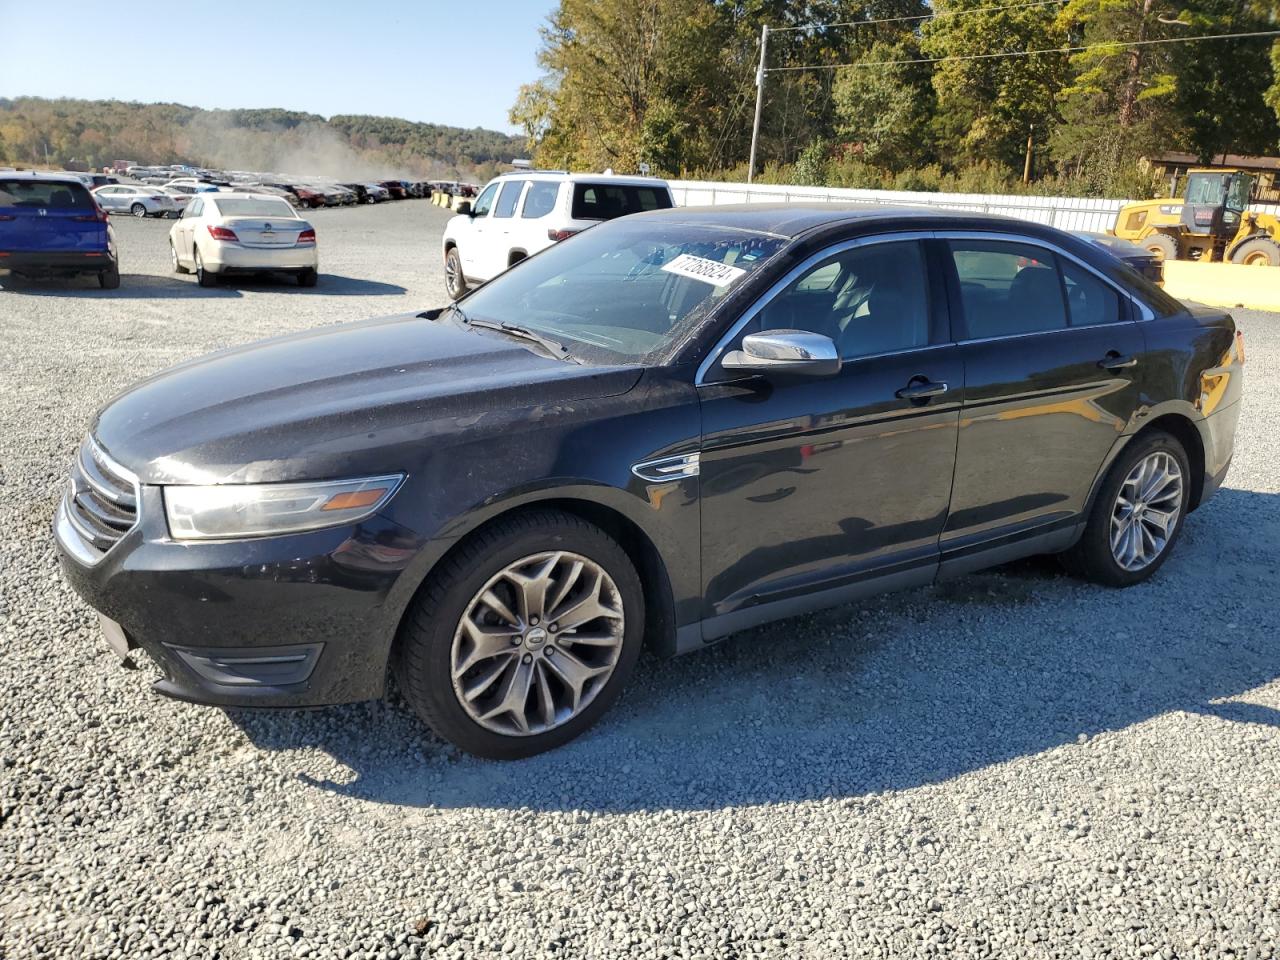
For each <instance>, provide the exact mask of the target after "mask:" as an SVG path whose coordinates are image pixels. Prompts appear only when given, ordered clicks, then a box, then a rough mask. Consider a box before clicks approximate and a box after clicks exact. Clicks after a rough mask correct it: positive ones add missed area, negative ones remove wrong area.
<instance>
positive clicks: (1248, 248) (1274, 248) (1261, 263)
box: [1231, 237, 1280, 267]
mask: <svg viewBox="0 0 1280 960" xmlns="http://www.w3.org/2000/svg"><path fill="white" fill-rule="evenodd" d="M1231 262H1232V263H1243V264H1247V265H1248V266H1251V267H1280V243H1276V242H1275V241H1274V240H1272V239H1271V238H1270V237H1251V238H1250V239H1248V240H1246V241H1245V242H1244V243H1242V244H1240V246H1238V247H1236V248H1235V249H1234V250H1232V251H1231Z"/></svg>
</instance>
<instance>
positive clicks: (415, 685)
mask: <svg viewBox="0 0 1280 960" xmlns="http://www.w3.org/2000/svg"><path fill="white" fill-rule="evenodd" d="M577 564H581V566H580V568H579V570H578V573H577V577H576V579H574V577H573V569H572V568H573V567H574V565H577ZM513 567H514V568H517V569H518V571H520V575H525V574H529V572H530V571H534V572H541V571H543V570H553V571H554V573H555V574H558V575H560V579H559V580H555V579H553V578H548V579H546V580H541V581H538V580H537V579H536V578H534V579H535V581H536V582H541V583H543V584H544V587H543V590H542V591H535V593H534V596H541V597H546V596H551V595H554V593H555V591H557V590H559V589H561V587H562V586H563V584H565V583H568V584H569V585H570V586H569V587H566V588H565V589H566V590H567V591H568V592H567V593H566V594H563V595H561V596H560V597H558V598H557V599H556V600H554V601H552V604H551V609H549V610H544V611H543V612H544V613H545V614H547V615H551V614H553V613H554V612H555V611H559V613H560V616H562V617H563V616H567V615H568V614H567V611H568V610H570V609H574V608H577V609H581V608H580V607H579V604H580V603H583V602H589V600H590V597H592V596H596V597H598V598H600V602H601V604H603V605H605V606H608V607H611V608H612V609H613V610H614V611H620V613H621V620H620V621H619V620H618V619H617V614H616V613H611V614H609V615H608V616H602V617H597V618H593V619H591V620H588V621H584V622H582V623H581V624H579V625H577V626H575V627H573V628H572V629H563V632H560V633H558V634H557V632H556V631H557V624H556V622H555V620H554V619H551V620H546V619H545V618H542V619H540V618H539V617H538V616H537V615H535V614H534V613H533V612H532V607H533V606H535V605H536V606H540V605H541V603H540V602H539V601H536V600H529V601H522V600H521V596H520V594H518V593H516V587H515V585H514V583H513V581H511V580H508V579H506V578H505V576H504V574H505V573H506V572H507V571H509V570H511V569H512V568H513ZM529 575H530V576H532V574H529ZM545 584H552V585H551V586H545ZM482 594H484V595H487V596H492V595H494V594H497V595H499V596H500V599H501V600H502V602H503V603H505V605H506V608H507V612H508V613H509V614H512V617H511V618H510V619H508V620H506V621H504V620H503V618H501V617H498V616H497V615H496V614H495V613H493V610H495V609H497V608H491V607H489V606H488V604H486V603H485V602H484V601H483V600H482V599H481V595H482ZM583 598H586V600H585V601H584V599H583ZM513 604H515V606H513ZM524 604H529V606H524ZM478 611H482V612H483V614H484V616H486V617H487V618H489V623H495V622H496V623H497V624H498V626H488V627H487V629H488V630H489V631H490V633H489V634H485V636H491V637H492V638H493V639H492V641H491V642H495V643H496V644H497V645H496V646H495V647H494V649H493V650H492V651H491V652H490V653H488V654H486V655H482V656H480V657H476V656H475V654H476V653H477V652H478V648H477V647H476V646H475V645H474V644H473V643H472V641H470V640H468V639H466V638H467V636H468V635H467V634H465V633H464V632H463V630H464V627H463V624H464V622H470V623H473V624H474V622H475V621H474V617H475V616H476V615H477V612H478ZM644 617H645V614H644V593H643V591H642V589H641V585H640V578H639V576H638V575H637V574H636V570H635V567H634V566H633V565H632V563H631V561H630V560H629V559H628V558H627V555H626V553H625V552H624V551H623V549H622V548H621V547H620V546H619V545H618V544H617V542H615V541H614V540H613V539H612V538H611V537H609V536H608V535H607V534H605V533H604V532H603V531H602V530H600V529H599V528H598V527H595V526H593V525H591V524H589V523H587V522H586V521H584V520H581V519H579V518H578V517H574V516H571V515H568V514H563V513H559V512H555V511H538V512H531V513H526V514H522V515H519V516H515V517H512V518H509V519H507V520H502V521H499V522H498V523H496V524H495V525H494V526H492V527H491V528H489V529H488V530H485V531H484V532H482V533H481V534H479V535H478V536H477V537H475V538H474V539H473V540H471V541H470V542H469V543H467V544H466V545H464V546H463V547H462V548H461V549H460V550H458V551H457V552H456V553H455V554H453V555H452V556H451V557H449V558H448V559H447V560H446V561H445V562H444V564H443V565H442V566H441V568H440V569H439V570H437V571H435V572H433V573H432V575H431V577H430V578H429V579H428V580H427V582H426V583H425V584H424V585H423V587H422V589H421V590H420V591H419V593H418V596H417V598H416V599H415V600H414V602H413V605H412V607H411V608H410V610H409V614H408V616H406V618H405V622H404V624H403V626H402V627H401V631H400V636H399V638H398V647H397V656H396V658H395V671H396V678H397V680H398V682H399V685H400V689H401V690H402V691H403V692H404V695H405V697H406V699H407V700H408V701H409V703H410V704H411V705H412V706H413V708H414V710H415V711H417V713H418V715H419V716H420V717H421V718H422V719H423V720H424V721H425V722H426V723H427V724H428V726H430V727H431V729H432V730H434V731H435V732H436V733H437V734H438V735H439V736H441V737H443V738H444V739H445V740H448V741H449V742H450V743H452V744H454V745H455V746H457V747H458V748H459V749H461V750H464V751H466V752H467V753H471V754H475V755H476V756H479V757H486V758H489V759H493V760H515V759H519V758H522V757H530V756H533V755H534V754H538V753H542V752H543V751H545V750H550V749H552V748H554V747H558V746H560V745H561V744H564V743H567V742H568V741H570V740H572V739H573V738H574V737H576V736H578V735H579V734H581V733H582V732H583V731H585V730H586V729H588V728H589V727H590V726H591V725H592V724H594V723H595V722H596V720H598V719H599V718H600V716H602V715H603V714H604V712H605V711H606V710H608V709H609V707H610V706H611V705H612V704H613V702H614V701H615V700H616V699H617V698H618V695H619V693H621V691H622V687H623V685H624V684H625V682H626V679H627V676H628V675H629V674H630V672H631V670H632V668H633V667H634V666H635V662H636V658H637V657H638V656H639V654H640V646H641V644H642V642H643V636H644ZM464 618H466V620H465V621H464ZM504 622H505V623H508V624H511V623H516V624H518V625H517V626H515V627H507V626H503V625H502V624H503V623H504ZM593 625H594V626H593ZM580 630H590V631H591V634H592V636H593V638H594V639H595V640H596V643H594V644H578V643H576V642H575V641H574V640H573V639H572V637H573V635H574V634H577V633H579V631H580ZM493 631H496V632H493ZM538 634H541V636H540V637H539V636H537V635H538ZM584 636H585V633H584ZM602 637H603V638H604V639H605V640H606V641H607V643H606V644H600V642H599V641H600V638H602ZM508 640H511V643H512V647H511V650H510V651H508V650H507V648H506V645H507V641H508ZM459 658H460V659H462V661H463V663H464V664H465V662H466V661H467V660H470V661H471V663H472V665H471V666H470V667H467V668H465V669H463V670H462V671H461V672H459V673H458V674H457V680H456V681H455V670H454V666H455V664H456V663H457V661H458V659H459ZM489 664H493V665H494V666H493V667H489ZM569 664H573V670H572V672H571V674H566V673H561V671H562V670H564V669H565V667H567V666H568V665H569ZM587 668H593V669H595V670H596V671H600V670H605V671H606V672H604V673H599V672H597V674H596V675H595V676H589V677H588V678H587V679H585V680H584V679H581V678H582V677H584V676H586V674H585V673H584V671H585V670H587ZM522 671H523V672H522ZM491 672H492V677H494V678H496V679H492V680H490V681H488V682H486V678H488V677H489V676H490V673H491ZM570 675H574V676H577V677H579V678H580V679H579V694H580V696H581V697H583V698H585V699H582V700H579V701H578V702H577V703H576V705H575V703H574V693H573V689H572V688H571V687H570V685H569V684H568V683H566V682H564V680H563V679H562V678H565V677H568V676H570ZM521 677H529V678H531V679H529V680H527V681H526V682H527V684H528V690H529V692H528V693H527V694H526V695H525V696H524V698H522V699H520V698H517V700H516V701H513V702H518V703H519V704H520V708H519V709H518V710H517V709H507V708H504V707H503V706H502V704H503V703H505V702H506V695H508V694H510V692H511V689H512V686H511V685H513V684H514V683H515V682H516V681H517V680H519V679H520V678H521ZM455 685H457V687H458V689H455ZM467 685H470V686H471V687H472V689H473V690H476V689H478V690H479V691H480V693H478V694H475V695H474V700H473V701H472V702H473V703H474V704H475V706H473V707H470V708H469V707H467V706H464V704H463V694H462V692H461V691H462V689H463V688H464V687H465V686H467ZM495 700H497V701H498V706H497V707H496V708H495V707H494V702H495ZM561 713H563V716H561V715H560V714H561ZM486 715H487V716H488V719H486ZM548 716H550V717H552V718H553V719H552V720H551V721H548V720H547V719H546V718H547V717H548ZM521 717H523V718H524V719H523V721H521V719H520V718H521Z"/></svg>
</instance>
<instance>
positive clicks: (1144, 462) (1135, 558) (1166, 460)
mask: <svg viewBox="0 0 1280 960" xmlns="http://www.w3.org/2000/svg"><path fill="white" fill-rule="evenodd" d="M1181 513H1182V468H1181V467H1180V466H1179V465H1178V461H1177V459H1176V458H1174V457H1173V456H1172V455H1171V454H1169V453H1166V452H1165V451H1163V450H1157V451H1156V452H1154V453H1150V454H1148V455H1147V456H1145V457H1143V458H1142V459H1141V460H1139V461H1138V462H1137V463H1136V464H1134V466H1133V469H1132V470H1130V471H1129V475H1128V476H1127V477H1125V479H1124V483H1122V484H1121V485H1120V491H1119V493H1118V494H1117V495H1116V502H1115V506H1114V507H1113V508H1112V511H1111V555H1112V556H1113V557H1114V558H1115V561H1116V563H1118V564H1119V565H1120V566H1121V567H1123V568H1124V569H1125V570H1129V571H1131V572H1132V571H1137V570H1142V569H1143V568H1145V567H1147V566H1149V565H1150V564H1152V563H1154V562H1155V560H1156V558H1158V557H1159V556H1160V554H1162V553H1163V552H1164V549H1165V547H1166V546H1168V544H1169V539H1170V538H1171V537H1172V536H1173V533H1174V531H1175V530H1176V529H1177V526H1178V516H1179V514H1181Z"/></svg>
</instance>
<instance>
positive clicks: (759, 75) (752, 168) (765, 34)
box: [747, 24, 769, 183]
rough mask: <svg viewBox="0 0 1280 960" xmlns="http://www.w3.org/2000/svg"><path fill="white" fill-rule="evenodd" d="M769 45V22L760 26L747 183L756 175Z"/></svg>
mask: <svg viewBox="0 0 1280 960" xmlns="http://www.w3.org/2000/svg"><path fill="white" fill-rule="evenodd" d="M768 46H769V26H768V24H766V25H764V26H762V27H761V28H760V66H759V67H758V68H757V69H756V119H755V123H753V124H752V125H751V159H750V160H748V161H747V183H750V182H751V181H752V180H753V179H754V178H755V175H756V144H757V143H759V141H760V109H761V108H762V107H763V106H764V74H765V69H764V53H765V50H766V49H768Z"/></svg>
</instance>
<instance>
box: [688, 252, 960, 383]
mask: <svg viewBox="0 0 1280 960" xmlns="http://www.w3.org/2000/svg"><path fill="white" fill-rule="evenodd" d="M934 236H935V234H934V232H933V231H932V230H911V231H904V232H902V233H881V234H876V235H875V236H870V237H854V238H853V239H851V240H841V241H840V242H838V243H833V244H832V245H831V246H829V247H824V248H823V249H821V250H819V251H818V252H817V253H814V254H812V255H811V256H809V257H806V258H805V259H804V260H802V261H801V262H800V263H798V264H796V265H795V266H794V267H792V268H791V269H790V270H788V271H787V272H786V273H785V274H783V276H782V277H781V278H779V279H778V280H777V281H776V282H775V283H774V284H773V286H771V287H770V288H769V289H768V290H766V291H765V292H764V293H762V294H761V295H760V296H759V297H757V298H756V300H755V302H754V303H752V304H751V306H749V307H748V308H747V309H746V310H744V311H743V313H742V316H740V317H739V318H738V319H737V320H736V321H734V324H733V326H732V327H730V328H729V329H728V330H727V331H725V333H724V334H723V335H721V337H720V339H719V340H718V341H716V345H715V346H714V347H712V348H711V351H710V352H709V353H708V354H707V355H706V356H705V357H703V358H702V362H701V363H700V364H698V372H697V373H696V374H695V375H694V378H693V385H694V386H695V387H701V386H705V385H706V376H707V371H708V370H710V369H711V367H712V366H713V365H714V364H715V363H716V361H717V360H719V359H720V357H721V355H723V353H724V351H725V349H726V348H727V347H728V346H729V344H731V343H732V342H733V341H734V339H735V338H736V337H737V336H738V334H739V333H741V332H742V328H743V327H745V326H746V325H747V324H748V323H750V322H751V321H752V320H754V319H755V317H756V314H758V313H759V312H760V311H761V310H763V309H764V308H765V307H767V306H768V305H769V304H770V303H771V302H772V301H773V299H774V298H775V297H777V296H778V295H779V294H781V293H782V292H783V291H784V290H786V288H787V287H789V286H790V285H791V284H792V283H794V282H795V281H796V280H798V279H800V277H802V276H803V275H804V274H805V273H807V272H808V271H809V270H811V269H813V267H815V266H817V265H818V264H819V263H821V262H822V261H823V260H829V259H830V258H831V257H835V256H839V255H840V254H842V253H845V252H846V251H848V250H854V249H856V248H858V247H870V246H876V245H879V244H884V243H904V242H907V241H911V240H914V241H916V242H919V241H922V240H930V239H932V238H933V237H934ZM926 261H927V258H926ZM925 269H926V275H927V271H928V263H927V262H926V264H925ZM936 346H938V344H936V343H934V344H927V345H925V346H923V347H907V348H904V350H902V351H899V350H894V351H892V352H891V353H892V355H894V356H896V355H897V354H898V353H902V352H905V351H906V350H925V349H929V348H930V347H936ZM890 355H891V354H889V353H881V354H876V356H882V357H884V356H890ZM866 359H869V358H868V357H852V358H851V359H849V360H847V361H845V362H846V363H856V362H858V361H860V360H866ZM733 379H740V378H738V377H734V378H733ZM716 382H717V383H719V382H722V381H716Z"/></svg>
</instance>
